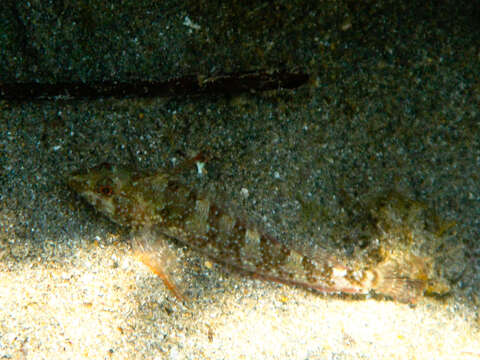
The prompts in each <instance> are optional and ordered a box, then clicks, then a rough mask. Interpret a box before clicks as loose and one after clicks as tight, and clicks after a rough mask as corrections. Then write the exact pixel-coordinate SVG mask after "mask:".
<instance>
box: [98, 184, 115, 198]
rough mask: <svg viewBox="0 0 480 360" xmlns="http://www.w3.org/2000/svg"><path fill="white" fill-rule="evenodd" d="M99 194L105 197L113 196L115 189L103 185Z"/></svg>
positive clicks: (99, 189)
mask: <svg viewBox="0 0 480 360" xmlns="http://www.w3.org/2000/svg"><path fill="white" fill-rule="evenodd" d="M98 192H99V193H100V194H103V195H105V196H112V195H113V189H112V187H111V186H108V185H101V186H100V187H99V188H98Z"/></svg>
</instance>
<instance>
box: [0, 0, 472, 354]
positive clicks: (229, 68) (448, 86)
mask: <svg viewBox="0 0 480 360" xmlns="http://www.w3.org/2000/svg"><path fill="white" fill-rule="evenodd" d="M433 3H434V2H428V1H427V2H425V1H363V2H357V1H318V2H307V1H305V2H301V1H294V2H292V1H278V2H276V3H275V5H272V4H271V3H270V2H262V1H255V2H254V3H250V4H249V5H246V4H245V3H244V2H236V1H232V2H228V3H224V4H219V3H218V2H214V1H201V2H198V1H191V2H182V3H179V2H174V1H170V2H169V1H164V2H158V1H146V0H145V1H142V0H140V1H139V0H136V1H123V2H121V3H119V2H116V1H101V2H97V1H80V0H79V1H60V2H55V3H54V4H53V3H50V2H42V1H30V2H21V1H20V2H13V1H12V2H10V1H7V2H4V3H2V5H0V10H1V11H0V13H1V14H2V15H0V20H1V21H0V34H1V36H0V48H1V49H2V54H1V55H0V86H1V85H2V84H4V83H22V82H46V83H59V82H69V81H81V82H84V83H89V82H94V81H107V80H118V81H122V82H132V83H134V82H135V81H140V80H142V81H145V80H156V81H166V80H168V79H171V78H182V77H185V76H188V75H195V76H198V78H199V82H201V81H202V79H205V77H207V78H208V77H215V76H219V75H221V74H238V73H241V72H247V71H266V72H268V73H272V74H274V73H275V72H274V71H275V70H285V71H290V72H296V73H305V74H308V75H309V81H308V82H307V83H306V84H305V85H303V86H301V87H298V88H296V89H293V90H287V89H280V90H270V91H265V92H262V91H246V92H244V93H236V94H229V93H227V94H208V93H206V94H205V93H204V94H201V95H195V96H193V95H192V96H190V95H188V94H187V95H184V96H172V97H155V98H147V99H144V98H136V97H133V98H120V99H118V98H116V99H113V98H101V99H88V100H87V99H73V98H69V97H66V96H60V97H56V98H51V99H43V100H38V99H35V100H31V101H12V100H8V101H6V100H0V101H1V102H0V154H1V155H0V357H3V358H11V359H51V358H56V359H79V358H89V359H103V358H108V359H137V358H138V359H152V358H153V359H287V358H288V359H312V360H313V359H382V358H392V359H432V358H435V359H454V358H455V359H460V358H462V359H470V358H471V359H475V358H478V357H480V340H479V339H480V336H479V335H480V333H479V325H480V323H479V322H480V320H479V316H478V307H479V302H480V275H479V271H480V230H479V229H480V179H479V177H480V140H479V139H480V137H479V135H478V134H480V112H479V107H478V104H479V103H480V82H479V74H480V48H479V42H478V39H480V10H479V9H478V8H477V7H476V5H475V3H474V2H469V1H464V2H461V1H443V2H441V5H438V4H435V5H433ZM435 3H437V2H435ZM2 96H3V97H4V96H5V94H1V93H0V97H2ZM199 152H205V153H207V154H209V157H208V161H207V162H206V163H205V168H204V170H205V171H203V172H202V174H201V175H199V174H198V173H197V170H196V169H195V168H194V169H192V170H186V171H185V172H184V173H183V174H182V179H183V181H184V182H186V183H188V184H189V185H191V186H196V187H198V188H199V191H202V192H205V193H208V194H210V196H212V197H213V198H215V199H216V201H218V202H219V203H220V204H222V205H225V206H227V207H229V208H231V209H235V210H234V211H236V212H237V213H238V217H239V218H245V219H251V220H249V221H253V222H255V223H257V224H259V225H260V226H261V227H262V228H263V229H265V231H266V232H269V233H271V234H272V235H273V236H275V237H277V238H278V239H279V241H282V242H283V243H285V244H287V245H289V246H291V247H294V248H297V249H300V250H302V251H304V252H307V253H310V254H312V256H314V255H315V253H316V252H318V251H320V250H319V249H321V251H322V252H325V251H326V252H331V253H332V256H333V255H335V256H339V257H341V258H350V257H352V258H353V257H355V256H360V258H361V260H362V261H364V262H367V263H368V262H375V261H377V260H376V259H375V258H373V259H372V257H375V256H388V254H386V253H385V251H384V252H381V251H376V252H370V251H367V250H366V249H371V248H372V246H374V245H375V244H376V242H378V241H381V239H384V238H389V239H393V240H389V241H391V242H390V243H389V247H388V249H387V250H388V251H396V249H393V248H392V245H391V244H392V243H393V244H396V243H395V241H396V239H399V240H398V241H399V242H401V241H404V240H402V239H407V240H408V246H405V245H402V246H401V247H400V248H399V249H400V250H399V251H413V252H424V253H425V254H429V256H430V257H429V261H431V262H432V264H434V267H435V269H434V274H435V275H432V276H436V277H439V278H440V277H441V280H442V284H443V285H442V287H441V288H440V287H439V286H437V287H433V288H432V289H430V290H431V291H429V292H428V293H427V294H426V296H424V297H421V298H420V299H418V301H417V302H416V304H414V305H407V304H402V303H398V302H395V301H393V300H392V299H388V298H381V297H375V296H363V297H351V296H350V297H349V296H344V295H324V294H318V293H314V292H310V291H308V290H304V289H299V288H294V287H288V286H285V285H280V284H276V283H269V282H264V281H260V280H257V279H252V278H249V277H245V276H242V274H239V273H237V272H232V271H230V270H229V269H225V268H223V267H221V266H219V265H217V264H214V263H212V262H210V261H209V260H208V259H207V258H205V257H202V256H200V255H198V254H197V253H195V252H194V251H192V250H191V249H188V248H187V247H182V246H179V244H177V243H174V244H173V251H174V253H175V255H176V258H177V259H176V262H177V263H178V264H177V265H178V269H179V270H178V272H179V274H178V275H179V276H181V278H182V282H181V286H182V289H183V290H184V291H185V294H186V295H187V296H188V298H189V301H188V302H187V304H185V305H183V304H180V303H179V302H178V301H177V300H176V298H175V297H174V296H173V294H171V293H169V292H168V291H167V290H166V289H165V287H164V285H163V283H162V282H161V281H160V280H159V279H158V278H156V277H155V275H153V274H152V273H151V272H149V270H148V269H147V268H146V267H145V266H144V265H143V264H142V263H141V262H140V261H138V260H137V259H136V258H135V257H134V256H133V252H132V250H131V243H130V240H131V239H130V234H129V233H128V231H126V230H124V229H121V228H120V227H118V226H116V225H115V224H113V223H111V222H110V221H109V220H107V219H106V218H104V217H103V216H101V215H99V214H98V213H97V212H95V210H94V209H93V208H91V207H90V206H88V205H87V204H86V203H84V202H83V201H82V200H81V199H80V197H78V195H76V194H75V193H74V192H73V191H72V190H71V189H69V188H68V186H67V185H66V180H65V179H66V177H67V176H68V174H70V173H71V172H72V171H76V170H79V169H85V168H88V167H90V166H93V165H96V164H98V163H101V162H110V163H120V164H127V165H130V166H134V167H138V168H141V169H146V170H155V169H158V168H173V167H174V166H175V165H176V164H179V163H181V162H182V161H184V160H186V159H189V158H191V157H193V156H195V155H196V154H198V153H199ZM407 240H405V241H407ZM372 244H374V245H372ZM402 244H404V243H402ZM377 248H379V249H384V248H383V247H382V246H378V247H377ZM379 254H380V255H379ZM432 266H433V265H432ZM432 271H433V270H432Z"/></svg>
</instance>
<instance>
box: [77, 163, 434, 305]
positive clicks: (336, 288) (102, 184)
mask: <svg viewBox="0 0 480 360" xmlns="http://www.w3.org/2000/svg"><path fill="white" fill-rule="evenodd" d="M69 185H70V186H71V187H72V188H73V189H74V190H75V191H77V192H78V193H79V194H80V195H81V196H82V197H84V198H85V199H86V200H87V201H88V202H89V203H90V204H91V205H93V206H94V207H95V208H96V209H97V210H98V211H99V212H101V213H102V214H104V215H105V216H107V217H108V218H109V219H110V220H112V221H113V222H115V223H117V224H120V225H122V226H127V227H132V228H142V227H149V228H155V229H156V230H158V231H159V232H161V233H162V234H163V235H165V236H168V237H173V238H176V239H178V240H179V241H181V242H183V243H184V244H186V245H187V246H189V247H191V248H194V249H196V250H198V251H199V252H201V253H203V254H205V255H206V256H208V257H210V258H212V259H213V260H215V261H216V262H218V263H222V264H225V265H229V266H231V267H234V268H237V269H239V270H242V271H244V272H247V273H250V274H252V275H254V276H256V277H260V278H264V279H267V280H272V281H277V282H281V283H285V284H289V285H297V286H303V287H306V288H310V289H315V290H318V291H321V292H326V293H350V294H367V293H369V292H371V291H374V292H376V293H378V294H382V295H387V296H391V297H393V298H394V299H396V300H398V301H401V302H412V301H414V300H415V298H416V297H417V296H418V295H421V294H422V293H423V291H424V289H425V287H426V281H427V276H426V275H425V271H426V270H425V264H424V263H423V261H422V260H421V259H420V258H418V257H415V256H413V255H411V256H410V258H409V259H407V260H405V261H403V262H402V263H400V262H398V261H395V260H394V259H393V258H388V259H387V260H385V261H383V262H381V263H380V264H377V265H376V266H375V267H373V268H372V267H371V268H365V269H360V270H359V269H355V270H353V269H350V268H348V267H347V266H344V265H342V264H340V263H338V262H337V261H334V260H332V259H325V260H321V261H320V260H315V259H313V258H311V257H308V256H305V255H303V254H301V253H300V252H298V251H295V250H293V249H290V248H288V247H287V246H285V245H283V244H282V243H280V242H279V241H277V240H276V239H274V238H273V237H271V236H269V235H268V234H266V233H264V232H263V231H260V230H259V229H258V228H257V227H255V226H253V225H249V224H247V223H245V222H244V221H241V220H239V219H237V218H235V216H233V215H231V214H229V213H228V212H227V211H224V210H223V209H221V208H220V207H218V206H217V205H215V204H214V203H212V202H211V201H210V200H209V199H208V198H207V197H205V196H202V195H200V194H199V193H198V192H196V191H195V190H193V189H192V188H190V187H187V186H185V185H183V184H182V183H180V182H179V181H178V180H177V178H176V177H175V176H174V175H172V174H171V173H169V172H162V171H157V172H155V173H153V174H148V173H145V172H141V171H132V170H129V169H127V168H125V167H121V166H114V165H109V164H101V165H99V166H96V167H94V168H92V169H90V170H88V171H86V172H77V173H74V174H72V175H71V176H70V178H69ZM412 274H414V275H412ZM164 281H165V279H164ZM167 286H168V284H167ZM169 288H171V286H169Z"/></svg>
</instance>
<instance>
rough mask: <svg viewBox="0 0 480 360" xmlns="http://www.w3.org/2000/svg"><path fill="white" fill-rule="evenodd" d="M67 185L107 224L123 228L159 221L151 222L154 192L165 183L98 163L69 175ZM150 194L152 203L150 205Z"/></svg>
mask: <svg viewBox="0 0 480 360" xmlns="http://www.w3.org/2000/svg"><path fill="white" fill-rule="evenodd" d="M67 181H68V185H69V186H70V187H71V188H72V189H73V190H74V191H75V192H77V193H78V194H79V195H80V196H81V197H82V198H83V199H85V200H86V201H87V202H88V203H89V204H90V205H92V206H93V207H94V208H95V209H96V210H97V211H99V212H100V213H102V214H103V215H105V216H106V217H108V218H109V219H110V220H111V221H113V222H115V223H117V224H120V225H123V226H140V225H147V224H148V223H149V222H153V221H156V222H158V221H159V220H160V219H158V218H156V219H154V218H155V217H158V216H157V215H156V213H157V211H156V210H158V209H156V208H155V206H156V205H157V204H158V202H159V198H160V199H161V194H162V192H161V191H158V190H159V189H161V188H162V186H163V185H165V184H166V182H167V181H168V179H167V177H165V176H158V175H156V176H147V175H146V174H145V173H144V172H140V171H134V170H131V169H128V168H127V167H123V166H118V165H111V164H108V163H102V164H100V165H97V166H95V167H93V168H90V169H88V170H86V171H77V172H74V173H72V174H71V175H70V176H69V177H68V180H67ZM156 190H157V191H156ZM154 192H155V193H156V195H155V198H156V201H152V199H153V198H154V194H153V193H154ZM156 207H158V206H156Z"/></svg>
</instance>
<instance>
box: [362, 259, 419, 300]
mask: <svg viewBox="0 0 480 360" xmlns="http://www.w3.org/2000/svg"><path fill="white" fill-rule="evenodd" d="M373 273H374V274H375V276H376V278H375V281H374V284H373V285H372V289H373V290H374V291H375V292H376V293H377V294H381V295H386V296H391V297H392V298H393V299H394V300H396V301H399V302H402V303H410V304H413V303H415V302H416V299H417V298H418V297H419V296H421V295H423V293H424V291H425V289H426V287H427V281H428V275H427V265H426V263H425V261H424V259H422V258H420V257H417V256H414V255H409V256H408V257H405V256H403V257H398V256H391V257H389V258H387V259H386V260H385V261H383V262H381V263H380V264H379V265H378V266H377V267H376V268H375V269H374V270H373Z"/></svg>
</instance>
